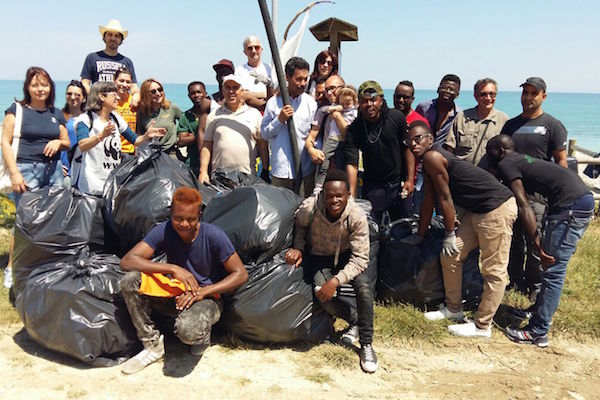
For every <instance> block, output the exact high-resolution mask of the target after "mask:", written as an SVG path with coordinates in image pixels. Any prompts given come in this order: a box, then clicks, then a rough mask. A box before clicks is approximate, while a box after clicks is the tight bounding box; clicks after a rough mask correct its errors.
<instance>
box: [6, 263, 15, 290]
mask: <svg viewBox="0 0 600 400" xmlns="http://www.w3.org/2000/svg"><path fill="white" fill-rule="evenodd" d="M12 285H13V276H12V268H9V267H6V268H5V269H4V287H5V288H7V289H10V288H11V287H12Z"/></svg>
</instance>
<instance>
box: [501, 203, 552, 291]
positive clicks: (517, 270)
mask: <svg viewBox="0 0 600 400" xmlns="http://www.w3.org/2000/svg"><path fill="white" fill-rule="evenodd" d="M527 198H528V200H529V204H530V205H531V208H532V209H533V213H534V214H535V222H536V224H537V230H538V234H539V235H540V237H541V229H542V218H543V217H544V212H545V211H546V203H545V200H544V199H543V198H540V197H539V195H538V196H531V195H528V196H527ZM534 248H535V247H534V245H533V244H531V243H529V239H527V236H526V234H525V228H524V227H523V224H522V223H521V219H520V218H519V219H517V220H516V221H515V223H514V225H513V238H512V242H511V244H510V260H509V262H508V275H509V277H510V284H511V286H516V288H517V289H518V290H520V291H523V292H525V291H529V292H537V291H539V290H540V287H541V285H542V262H541V260H540V257H539V256H538V255H537V254H535V252H534V251H533V249H534Z"/></svg>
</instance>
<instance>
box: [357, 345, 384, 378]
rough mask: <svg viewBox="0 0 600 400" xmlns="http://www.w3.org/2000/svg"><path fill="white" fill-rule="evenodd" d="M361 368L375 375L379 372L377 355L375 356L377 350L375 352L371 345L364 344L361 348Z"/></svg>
mask: <svg viewBox="0 0 600 400" xmlns="http://www.w3.org/2000/svg"><path fill="white" fill-rule="evenodd" d="M359 354H360V367H361V368H362V369H363V371H365V372H369V373H373V372H375V371H377V367H379V365H378V364H377V355H376V354H375V350H373V346H372V345H371V344H370V343H369V344H363V345H362V346H361V347H360V352H359Z"/></svg>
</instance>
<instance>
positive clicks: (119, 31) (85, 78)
mask: <svg viewBox="0 0 600 400" xmlns="http://www.w3.org/2000/svg"><path fill="white" fill-rule="evenodd" d="M98 30H99V31H100V34H101V35H102V40H103V41H104V43H106V46H105V48H104V50H100V51H96V52H94V53H90V54H88V55H87V57H86V58H85V61H84V62H83V68H82V69H81V82H82V83H83V86H85V88H86V90H87V91H88V92H89V91H90V85H91V84H92V83H94V82H98V81H105V82H112V81H113V77H114V75H115V72H117V71H119V70H120V69H122V68H127V69H128V70H129V71H131V80H132V82H133V84H132V85H131V95H132V96H134V95H135V94H136V93H137V92H138V87H137V79H136V77H135V69H134V68H133V62H132V61H131V60H130V59H129V58H127V57H125V56H124V55H123V54H120V53H119V52H118V50H119V46H120V45H121V43H123V40H125V38H126V37H127V33H128V32H127V31H126V30H124V29H123V27H122V26H121V23H120V22H119V21H118V20H116V19H111V20H110V21H108V24H106V25H100V26H99V27H98ZM135 97H137V96H134V98H135ZM136 103H137V102H136Z"/></svg>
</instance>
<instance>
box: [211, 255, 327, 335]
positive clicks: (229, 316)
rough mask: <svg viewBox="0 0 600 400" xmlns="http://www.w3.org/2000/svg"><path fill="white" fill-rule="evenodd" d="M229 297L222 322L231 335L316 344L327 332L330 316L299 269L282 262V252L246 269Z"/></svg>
mask: <svg viewBox="0 0 600 400" xmlns="http://www.w3.org/2000/svg"><path fill="white" fill-rule="evenodd" d="M249 275H250V276H249V279H248V282H246V284H244V285H243V286H241V287H240V288H239V289H238V290H237V291H236V292H235V293H234V294H233V296H232V298H231V299H230V301H229V302H228V305H227V307H226V309H225V313H224V316H223V319H222V321H223V322H224V324H225V327H226V328H227V329H228V330H229V331H231V332H233V333H234V334H235V335H237V336H239V337H241V338H243V339H245V340H250V341H253V342H261V343H294V342H299V341H309V342H314V343H318V342H320V341H322V340H324V339H325V338H326V337H327V335H328V334H329V333H330V332H331V329H332V327H333V319H332V318H331V316H329V314H327V313H326V312H325V311H324V310H323V309H321V308H320V307H319V306H318V304H317V302H314V303H313V289H312V285H311V284H310V283H308V282H307V279H306V277H305V276H304V271H303V269H302V268H294V266H292V265H289V264H287V263H286V262H285V252H281V253H280V254H278V255H276V256H275V257H274V258H273V259H272V260H271V261H269V262H267V263H264V264H261V265H258V266H256V267H254V268H252V269H251V270H250V271H249Z"/></svg>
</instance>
